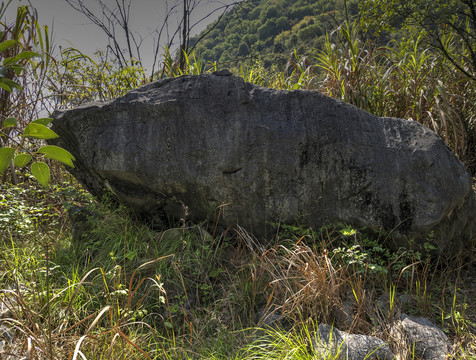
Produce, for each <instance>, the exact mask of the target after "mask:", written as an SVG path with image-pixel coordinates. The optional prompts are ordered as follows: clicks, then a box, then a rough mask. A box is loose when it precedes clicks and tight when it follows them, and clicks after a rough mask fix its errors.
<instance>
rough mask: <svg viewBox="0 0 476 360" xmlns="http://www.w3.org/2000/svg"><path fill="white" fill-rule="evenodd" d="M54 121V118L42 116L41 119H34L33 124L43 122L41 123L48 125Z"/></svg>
mask: <svg viewBox="0 0 476 360" xmlns="http://www.w3.org/2000/svg"><path fill="white" fill-rule="evenodd" d="M52 121H53V118H41V119H36V120H33V121H32V122H31V124H41V125H44V126H47V125H48V124H49V123H50V122H52Z"/></svg>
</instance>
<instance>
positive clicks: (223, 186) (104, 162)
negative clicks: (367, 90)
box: [51, 74, 476, 253]
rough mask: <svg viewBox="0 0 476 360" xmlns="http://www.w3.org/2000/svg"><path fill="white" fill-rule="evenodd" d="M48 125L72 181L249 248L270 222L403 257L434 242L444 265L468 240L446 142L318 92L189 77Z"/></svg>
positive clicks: (465, 189)
mask: <svg viewBox="0 0 476 360" xmlns="http://www.w3.org/2000/svg"><path fill="white" fill-rule="evenodd" d="M220 75H227V74H220ZM53 117H54V118H55V120H54V121H53V130H54V131H56V132H57V133H58V134H59V135H60V138H59V139H55V140H53V141H51V142H52V143H54V144H56V145H59V146H62V147H64V148H66V149H67V150H69V151H70V152H71V153H72V154H73V155H74V156H75V157H76V162H75V164H76V167H75V168H74V169H72V170H70V171H71V172H72V174H73V175H74V176H75V177H76V178H77V179H78V180H79V181H81V182H82V183H83V184H84V185H85V186H86V188H87V189H88V190H90V191H91V192H92V193H94V194H95V195H98V196H101V195H102V194H103V191H104V188H105V187H109V188H110V189H111V190H112V191H113V192H114V193H115V194H116V195H117V197H118V198H119V199H120V201H122V202H123V203H125V204H127V205H129V206H131V207H133V208H135V209H137V210H138V211H139V212H141V213H142V214H144V215H146V216H148V217H155V218H161V219H181V218H183V217H184V213H185V212H187V214H188V217H189V218H190V219H191V220H192V221H197V222H199V221H203V220H205V219H209V218H210V217H213V214H215V216H216V215H217V214H219V223H220V225H221V226H222V227H223V228H227V227H228V226H230V225H234V224H239V225H240V226H242V227H244V228H245V229H247V230H248V231H251V232H252V233H253V234H255V235H256V236H262V235H267V234H269V224H270V222H278V221H281V222H295V221H296V220H298V221H299V222H300V224H303V225H307V226H312V227H316V228H317V227H320V226H322V225H323V224H327V223H336V222H346V223H350V224H353V225H355V226H369V227H372V228H378V229H384V230H387V231H392V235H393V236H395V237H396V238H397V239H398V241H399V242H400V243H402V244H404V243H405V242H406V241H408V240H409V239H411V238H415V239H416V240H417V241H419V240H423V239H425V238H426V237H427V235H428V234H429V233H430V232H434V241H435V243H434V245H435V246H436V247H437V248H438V250H439V252H440V253H443V252H448V251H450V252H452V251H454V250H455V249H456V248H457V247H458V246H459V245H462V244H463V243H464V242H465V241H468V239H470V238H471V237H472V234H473V232H474V228H475V222H476V215H475V214H476V211H475V209H476V206H475V199H474V193H473V191H472V189H471V179H470V177H469V175H468V174H467V171H466V170H465V168H464V166H463V165H462V163H461V162H460V161H459V160H458V159H457V158H456V157H455V156H454V155H453V154H452V153H451V151H450V150H449V149H448V148H447V147H446V146H445V144H444V142H443V141H442V139H441V138H439V137H438V136H437V135H436V134H435V133H433V132H432V131H430V130H429V129H428V128H426V127H424V126H422V125H420V124H418V123H416V122H414V121H410V120H403V119H393V118H379V117H377V116H374V115H371V114H369V113H367V112H365V111H362V110H360V109H358V108H356V107H354V106H351V105H348V104H345V103H343V102H340V101H337V100H334V99H331V98H329V97H327V96H324V95H322V94H319V93H317V92H313V91H303V90H297V91H278V90H272V89H267V88H262V87H258V86H254V85H251V84H249V83H245V82H244V81H243V80H242V79H241V78H238V77H234V76H217V75H212V74H206V75H200V76H183V77H179V78H170V79H165V80H161V81H157V82H154V83H151V84H148V85H146V86H143V87H141V88H138V89H136V90H133V91H131V92H129V93H128V94H126V95H125V96H124V97H121V98H118V99H116V100H114V101H111V102H106V103H94V104H89V105H87V106H82V107H78V108H76V109H73V110H68V111H61V112H56V113H55V114H54V115H53ZM217 209H218V210H217ZM456 245H457V246H456Z"/></svg>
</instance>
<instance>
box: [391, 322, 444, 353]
mask: <svg viewBox="0 0 476 360" xmlns="http://www.w3.org/2000/svg"><path fill="white" fill-rule="evenodd" d="M390 334H391V335H392V337H393V338H394V339H395V340H396V341H397V342H400V343H401V342H403V343H404V344H405V346H406V348H407V349H408V351H411V352H412V351H413V348H414V352H415V355H416V356H417V357H418V358H421V359H423V360H444V359H446V354H447V353H448V338H447V336H446V335H445V333H444V332H443V331H442V330H441V329H440V328H438V327H437V326H436V325H435V324H433V323H432V322H431V321H430V320H428V319H426V318H422V317H410V316H408V315H406V314H402V316H401V320H400V321H398V322H397V323H396V324H395V325H394V326H393V327H392V329H391V331H390Z"/></svg>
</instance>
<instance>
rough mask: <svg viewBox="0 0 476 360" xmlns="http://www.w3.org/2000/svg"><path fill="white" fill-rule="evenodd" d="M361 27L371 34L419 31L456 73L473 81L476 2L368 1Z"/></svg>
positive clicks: (475, 57) (475, 49) (474, 72)
mask: <svg viewBox="0 0 476 360" xmlns="http://www.w3.org/2000/svg"><path fill="white" fill-rule="evenodd" d="M361 16H362V17H361V24H362V26H364V27H365V28H367V30H368V31H369V32H370V33H375V32H382V31H396V30H397V29H398V28H400V27H404V28H406V29H408V30H410V31H411V30H413V31H415V30H416V31H418V32H421V34H422V35H423V37H424V40H425V41H426V42H427V43H428V45H430V46H432V47H433V48H435V49H437V50H438V51H439V52H440V53H441V54H442V55H443V56H445V57H446V58H447V59H448V60H449V61H450V62H451V63H452V64H453V65H454V67H455V68H456V69H458V71H460V72H462V73H463V74H464V75H465V76H466V77H468V78H470V79H472V80H476V2H475V1H474V0H367V1H365V2H363V3H362V5H361Z"/></svg>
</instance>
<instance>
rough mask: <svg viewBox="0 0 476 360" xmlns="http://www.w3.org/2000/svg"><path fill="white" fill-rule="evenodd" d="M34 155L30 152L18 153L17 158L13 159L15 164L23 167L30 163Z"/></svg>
mask: <svg viewBox="0 0 476 360" xmlns="http://www.w3.org/2000/svg"><path fill="white" fill-rule="evenodd" d="M31 158H32V156H31V155H28V154H18V155H17V156H15V160H14V161H13V164H14V165H15V166H16V167H17V168H21V167H23V166H26V165H28V163H29V162H30V161H31Z"/></svg>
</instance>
